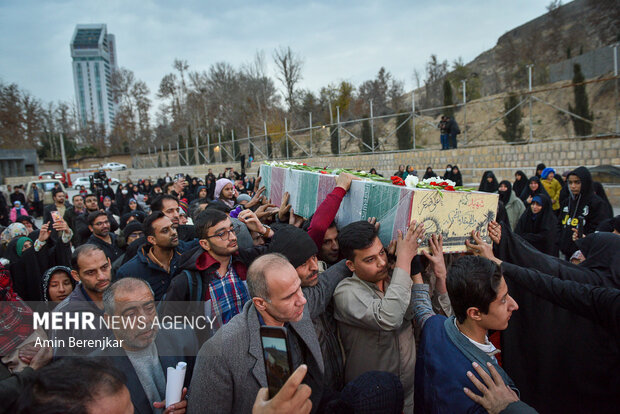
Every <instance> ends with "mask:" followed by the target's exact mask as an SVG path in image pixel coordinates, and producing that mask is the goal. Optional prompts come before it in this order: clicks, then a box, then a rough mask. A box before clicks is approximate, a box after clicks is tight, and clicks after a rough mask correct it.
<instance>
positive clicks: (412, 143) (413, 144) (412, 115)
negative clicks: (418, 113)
mask: <svg viewBox="0 0 620 414" xmlns="http://www.w3.org/2000/svg"><path fill="white" fill-rule="evenodd" d="M411 123H412V125H413V128H412V130H413V132H412V133H411V134H412V138H413V139H412V142H411V145H412V146H413V150H414V151H415V94H414V93H413V91H411Z"/></svg>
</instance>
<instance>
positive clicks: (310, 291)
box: [269, 225, 351, 391]
mask: <svg viewBox="0 0 620 414" xmlns="http://www.w3.org/2000/svg"><path fill="white" fill-rule="evenodd" d="M269 252H270V253H280V254H282V255H283V256H285V257H286V258H287V259H288V261H289V262H290V263H291V264H292V265H293V267H294V268H295V271H296V272H297V276H299V280H301V290H302V291H303V293H304V297H305V298H306V300H307V301H308V310H309V312H310V318H311V319H312V323H313V324H314V329H315V330H316V334H317V337H318V339H319V344H320V346H321V354H322V355H323V362H324V363H325V385H326V386H327V387H329V388H330V389H332V390H333V391H340V390H341V389H342V387H343V386H344V355H343V354H342V345H341V344H340V339H339V338H338V327H337V326H336V320H335V319H334V305H333V302H332V295H333V293H334V289H336V286H337V285H338V283H339V282H340V281H341V280H342V279H344V278H345V277H348V276H351V271H350V270H349V269H348V268H347V266H346V265H345V261H344V260H341V261H340V262H339V263H337V264H335V265H333V266H331V267H330V268H329V269H327V270H325V264H324V263H322V262H319V260H318V258H317V252H318V249H317V247H316V245H315V244H314V241H313V240H312V239H311V238H310V236H309V235H308V233H306V232H305V231H303V230H301V229H299V228H297V227H295V226H291V225H285V226H283V227H279V228H278V232H277V233H276V234H275V236H274V237H273V240H272V241H271V244H270V246H269Z"/></svg>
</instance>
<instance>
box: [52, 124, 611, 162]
mask: <svg viewBox="0 0 620 414" xmlns="http://www.w3.org/2000/svg"><path fill="white" fill-rule="evenodd" d="M616 119H617V117H616ZM60 156H61V157H62V170H63V171H64V172H65V173H66V172H67V156H66V155H65V134H63V133H62V132H61V133H60Z"/></svg>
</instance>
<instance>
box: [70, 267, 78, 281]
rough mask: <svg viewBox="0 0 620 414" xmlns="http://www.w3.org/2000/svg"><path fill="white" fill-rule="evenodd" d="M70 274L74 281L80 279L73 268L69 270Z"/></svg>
mask: <svg viewBox="0 0 620 414" xmlns="http://www.w3.org/2000/svg"><path fill="white" fill-rule="evenodd" d="M71 276H72V277H73V280H75V281H76V282H79V281H80V275H79V274H78V272H76V271H75V270H72V271H71Z"/></svg>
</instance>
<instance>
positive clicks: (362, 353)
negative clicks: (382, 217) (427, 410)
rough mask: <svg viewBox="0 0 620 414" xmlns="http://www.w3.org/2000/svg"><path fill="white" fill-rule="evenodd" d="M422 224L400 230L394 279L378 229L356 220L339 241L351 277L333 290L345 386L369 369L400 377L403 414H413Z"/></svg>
mask: <svg viewBox="0 0 620 414" xmlns="http://www.w3.org/2000/svg"><path fill="white" fill-rule="evenodd" d="M423 233H424V226H423V225H422V224H420V225H419V226H416V223H415V221H413V222H411V224H410V226H409V228H408V230H407V233H406V234H405V235H404V236H403V235H402V234H401V233H400V231H399V237H398V240H397V245H396V266H395V268H394V271H393V273H392V275H391V276H390V273H389V267H388V259H387V254H386V249H385V247H383V245H382V244H381V240H379V237H378V236H377V229H376V228H375V226H374V225H373V224H371V223H369V222H367V221H357V222H354V223H351V224H349V225H347V226H345V227H344V228H343V229H342V230H341V231H340V235H339V237H338V242H339V244H340V251H341V252H342V255H343V256H344V257H345V258H346V259H347V261H346V264H347V267H348V268H349V269H350V270H351V271H352V272H353V276H351V277H349V278H346V279H344V280H343V281H342V282H340V284H338V287H337V288H336V291H335V292H334V305H335V312H334V317H335V318H336V320H337V321H338V328H339V330H340V337H341V339H342V345H343V347H344V352H345V355H346V363H345V373H344V375H345V378H344V379H345V382H349V381H351V380H353V379H355V378H357V377H358V376H360V375H362V374H364V373H365V372H368V371H387V372H391V373H393V374H395V375H397V376H399V378H400V380H401V382H402V385H403V390H404V393H405V410H404V411H405V412H406V413H412V412H413V377H414V371H413V370H414V364H415V357H416V352H415V339H414V332H413V325H412V319H413V306H412V301H411V297H412V296H411V290H412V286H413V281H412V278H411V276H410V274H411V273H414V272H415V273H416V274H417V273H419V270H418V271H415V270H414V271H412V269H411V261H412V260H413V258H414V257H415V256H416V254H417V250H418V246H419V244H420V243H421V242H422V240H421V237H422V234H423Z"/></svg>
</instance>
